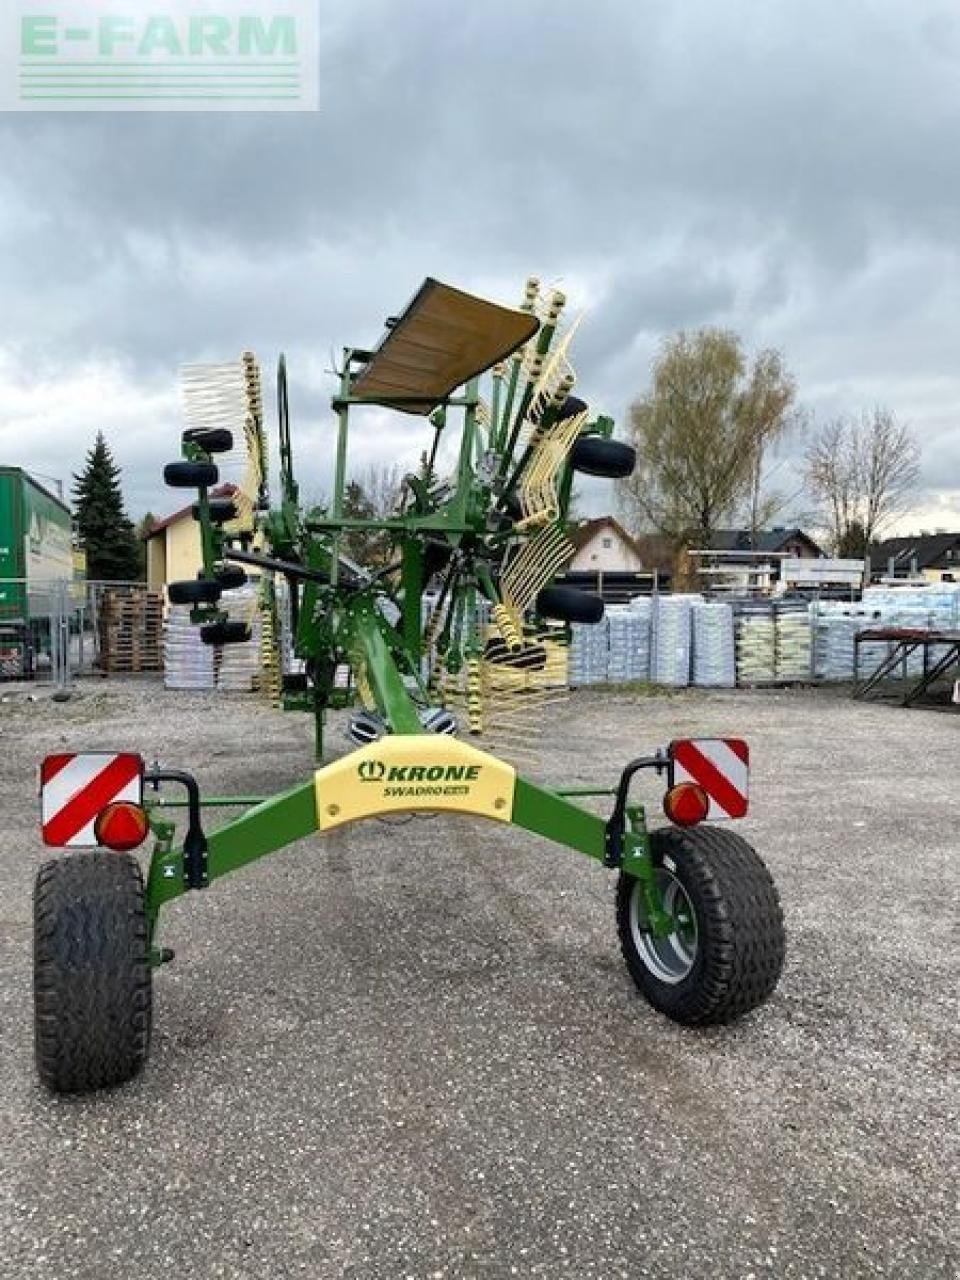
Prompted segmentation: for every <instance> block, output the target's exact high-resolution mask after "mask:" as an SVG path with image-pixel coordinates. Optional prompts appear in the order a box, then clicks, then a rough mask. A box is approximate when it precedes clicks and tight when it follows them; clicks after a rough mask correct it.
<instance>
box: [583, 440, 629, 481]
mask: <svg viewBox="0 0 960 1280" xmlns="http://www.w3.org/2000/svg"><path fill="white" fill-rule="evenodd" d="M570 465H571V466H572V467H573V469H574V471H579V472H580V473H581V474H582V475H585V476H602V477H603V478H604V479H606V480H622V479H623V478H624V477H626V476H632V475H633V470H634V467H636V465H637V451H636V449H634V447H633V445H629V444H624V443H623V441H622V440H605V439H604V438H603V436H581V437H580V438H579V440H576V441H575V442H574V445H573V448H572V449H571V450H570Z"/></svg>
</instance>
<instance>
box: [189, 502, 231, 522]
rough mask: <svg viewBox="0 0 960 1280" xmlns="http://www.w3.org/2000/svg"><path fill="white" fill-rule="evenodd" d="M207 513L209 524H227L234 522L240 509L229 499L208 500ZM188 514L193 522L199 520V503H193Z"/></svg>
mask: <svg viewBox="0 0 960 1280" xmlns="http://www.w3.org/2000/svg"><path fill="white" fill-rule="evenodd" d="M207 511H208V512H209V515H210V523H211V524H227V523H228V522H229V521H230V520H236V518H237V516H238V515H239V514H240V509H239V508H238V506H237V504H236V503H235V502H234V501H233V500H232V499H231V498H210V499H209V500H208V502H207ZM190 514H191V515H192V516H193V518H194V520H199V519H200V503H199V502H195V503H194V504H193V506H192V507H191V508H190Z"/></svg>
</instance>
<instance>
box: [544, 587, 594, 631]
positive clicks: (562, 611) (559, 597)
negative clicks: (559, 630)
mask: <svg viewBox="0 0 960 1280" xmlns="http://www.w3.org/2000/svg"><path fill="white" fill-rule="evenodd" d="M535 609H536V612H537V613H538V614H539V615H540V617H541V618H553V619H555V620H556V621H557V622H581V623H586V624H587V625H589V626H592V625H594V624H595V623H597V622H600V621H602V619H603V609H604V605H603V600H602V599H601V597H600V596H597V595H594V594H593V592H592V591H581V590H580V589H579V588H578V587H567V586H563V585H562V584H557V585H555V586H552V587H544V588H543V590H542V591H541V592H540V593H539V595H538V596H537V603H536V605H535Z"/></svg>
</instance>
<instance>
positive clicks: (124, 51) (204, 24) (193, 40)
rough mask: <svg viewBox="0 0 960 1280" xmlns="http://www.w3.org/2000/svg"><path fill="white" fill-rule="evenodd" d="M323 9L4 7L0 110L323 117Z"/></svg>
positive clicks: (114, 0)
mask: <svg viewBox="0 0 960 1280" xmlns="http://www.w3.org/2000/svg"><path fill="white" fill-rule="evenodd" d="M317 6H318V0H219V2H218V0H212V2H211V0H156V3H153V0H151V3H150V4H145V3H142V0H5V3H4V5H3V13H2V16H0V30H2V33H3V40H2V46H0V110H5V111H316V110H318V108H319V100H318V97H319V95H318V83H317V80H318V67H317V61H318V11H317Z"/></svg>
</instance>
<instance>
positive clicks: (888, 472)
mask: <svg viewBox="0 0 960 1280" xmlns="http://www.w3.org/2000/svg"><path fill="white" fill-rule="evenodd" d="M919 475H920V450H919V448H918V446H917V443H916V441H915V440H914V438H913V436H912V435H911V433H910V431H909V429H908V428H907V427H906V426H904V425H903V424H901V423H899V422H897V420H896V418H895V417H894V415H893V414H892V413H891V412H890V410H889V409H883V408H879V407H878V408H876V409H874V410H873V413H871V414H867V413H865V414H863V415H862V417H861V418H860V421H859V422H856V421H854V420H852V419H850V418H836V419H834V420H833V421H832V422H828V423H826V424H825V425H824V426H823V427H821V428H820V430H819V431H818V432H817V434H816V436H815V437H814V439H813V440H812V441H811V443H810V446H809V448H808V449H807V452H806V468H805V478H806V485H807V490H808V492H809V494H810V496H811V498H812V499H813V500H814V502H815V503H816V504H817V506H818V508H819V510H820V513H821V519H822V520H823V521H824V523H825V525H826V527H827V528H828V529H829V531H830V540H831V544H832V547H833V550H834V551H835V552H836V554H838V555H845V556H852V557H858V556H863V555H866V553H867V549H868V547H869V546H870V544H871V543H872V542H874V541H875V540H876V539H877V537H878V536H879V535H880V534H881V533H882V532H883V530H884V528H885V527H886V526H887V525H888V524H889V523H890V521H891V520H893V519H894V518H895V517H896V516H898V515H901V514H902V513H903V512H904V511H905V510H906V507H907V503H908V501H909V498H910V495H911V493H912V492H913V490H914V488H915V487H916V484H917V480H918V479H919Z"/></svg>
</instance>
